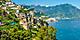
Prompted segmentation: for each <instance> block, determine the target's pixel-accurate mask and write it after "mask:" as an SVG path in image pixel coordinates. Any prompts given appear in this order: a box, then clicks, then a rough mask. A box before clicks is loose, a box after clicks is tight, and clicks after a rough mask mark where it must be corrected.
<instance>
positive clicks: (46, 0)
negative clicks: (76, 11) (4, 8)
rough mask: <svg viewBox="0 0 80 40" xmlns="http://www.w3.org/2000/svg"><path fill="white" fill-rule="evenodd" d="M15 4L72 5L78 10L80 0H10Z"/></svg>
mask: <svg viewBox="0 0 80 40" xmlns="http://www.w3.org/2000/svg"><path fill="white" fill-rule="evenodd" d="M12 2H14V3H16V4H24V5H42V6H55V5H60V4H66V3H68V4H72V5H73V6H76V7H77V8H80V0H12Z"/></svg>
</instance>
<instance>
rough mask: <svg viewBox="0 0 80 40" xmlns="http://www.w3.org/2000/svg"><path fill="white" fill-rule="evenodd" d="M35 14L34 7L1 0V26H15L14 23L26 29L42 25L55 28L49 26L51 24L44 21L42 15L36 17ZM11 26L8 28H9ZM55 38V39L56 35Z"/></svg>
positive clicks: (37, 27)
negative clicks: (25, 6)
mask: <svg viewBox="0 0 80 40" xmlns="http://www.w3.org/2000/svg"><path fill="white" fill-rule="evenodd" d="M34 15H35V10H34V8H28V9H26V8H24V7H23V6H20V5H16V4H15V3H13V2H11V0H0V27H2V28H3V27H4V28H6V27H7V26H9V27H10V26H13V28H14V25H17V26H20V27H22V28H23V29H25V31H26V30H31V29H37V30H39V28H42V27H44V29H45V28H51V29H52V30H54V28H52V27H49V26H48V25H49V24H48V23H47V22H46V21H44V20H43V19H42V18H41V17H36V16H34ZM5 26H6V27H5ZM9 27H8V28H7V29H9ZM10 29H11V28H10ZM0 30H1V28H0ZM2 30H3V29H2ZM11 30H12V29H11ZM3 31H5V30H3ZM6 31H7V30H6ZM0 32H2V31H0ZM52 32H53V31H52ZM46 33H47V34H48V29H46ZM54 33H55V32H54ZM14 34H15V33H14ZM0 35H1V34H0ZM0 37H1V36H0ZM53 39H55V37H54V38H53ZM18 40H19V39H18ZM34 40H37V39H34ZM39 40H40V39H39ZM51 40H52V39H51Z"/></svg>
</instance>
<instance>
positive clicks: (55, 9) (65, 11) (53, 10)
mask: <svg viewBox="0 0 80 40" xmlns="http://www.w3.org/2000/svg"><path fill="white" fill-rule="evenodd" d="M24 7H34V8H35V10H37V11H43V12H44V13H45V14H46V15H48V16H50V17H60V18H80V9H78V8H76V7H75V6H73V5H71V4H60V5H56V6H49V7H46V6H40V5H38V6H34V5H31V6H24Z"/></svg>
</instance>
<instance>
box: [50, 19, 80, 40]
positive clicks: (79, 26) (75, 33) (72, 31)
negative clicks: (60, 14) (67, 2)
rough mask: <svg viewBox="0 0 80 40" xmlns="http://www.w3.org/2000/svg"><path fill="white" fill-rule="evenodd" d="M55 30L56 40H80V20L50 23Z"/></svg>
mask: <svg viewBox="0 0 80 40" xmlns="http://www.w3.org/2000/svg"><path fill="white" fill-rule="evenodd" d="M50 26H54V27H55V28H56V29H57V33H56V38H57V39H58V40H80V19H68V20H66V19H65V20H60V21H59V22H55V23H50Z"/></svg>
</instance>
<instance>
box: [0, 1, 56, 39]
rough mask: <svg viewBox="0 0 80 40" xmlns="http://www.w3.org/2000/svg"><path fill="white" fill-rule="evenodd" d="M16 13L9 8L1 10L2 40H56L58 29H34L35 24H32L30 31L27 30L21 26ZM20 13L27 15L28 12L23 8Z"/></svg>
mask: <svg viewBox="0 0 80 40" xmlns="http://www.w3.org/2000/svg"><path fill="white" fill-rule="evenodd" d="M6 1H10V0H6ZM0 5H1V3H0ZM6 11H9V14H8V13H7V12H6ZM15 11H16V10H11V9H10V8H9V7H7V9H6V10H3V9H0V40H56V35H55V34H56V29H55V28H53V27H51V26H40V27H37V28H33V26H34V25H35V24H31V25H30V29H28V30H25V29H24V28H23V27H22V25H20V24H19V21H20V20H19V18H17V17H16V15H15V14H14V13H15ZM20 12H21V13H26V10H24V8H22V9H20ZM36 26H38V25H36Z"/></svg>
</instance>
